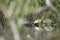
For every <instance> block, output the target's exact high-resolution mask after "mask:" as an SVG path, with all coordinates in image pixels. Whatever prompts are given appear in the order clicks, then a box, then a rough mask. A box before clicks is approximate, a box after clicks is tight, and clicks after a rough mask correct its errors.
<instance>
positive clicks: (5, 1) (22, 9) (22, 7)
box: [0, 0, 60, 40]
mask: <svg viewBox="0 0 60 40" xmlns="http://www.w3.org/2000/svg"><path fill="white" fill-rule="evenodd" d="M50 2H51V3H52V5H53V6H54V7H55V8H56V9H57V12H55V11H54V10H53V9H51V7H47V6H46V4H45V0H0V5H1V8H3V6H4V7H5V8H6V9H5V10H4V8H3V13H4V16H6V18H7V19H8V20H11V19H14V20H15V23H16V25H17V29H18V31H19V32H20V33H21V30H22V31H23V29H24V28H23V27H22V25H20V24H18V20H19V19H20V18H24V19H26V20H29V21H30V22H31V24H32V25H33V22H34V20H36V19H40V20H42V21H41V23H40V25H39V26H42V25H43V21H45V19H47V18H49V19H50V20H52V23H51V24H49V23H48V22H47V26H55V27H56V28H60V0H50ZM11 4H12V5H13V6H11V7H10V5H11ZM2 5H3V6H2ZM40 7H43V9H42V11H40V10H38V9H39V8H40ZM46 7H47V8H46ZM45 8H46V9H45ZM11 10H12V12H11ZM35 11H37V12H36V13H34V12H35ZM10 12H11V16H10V17H9V15H10V14H9V13H10ZM6 13H7V14H8V15H6ZM8 24H9V23H8ZM32 27H33V26H32ZM32 29H33V28H32ZM42 29H44V28H43V26H42ZM24 30H25V31H26V29H24ZM25 31H23V32H22V33H21V34H22V35H25V34H28V33H29V32H31V34H30V35H32V33H33V32H32V31H31V30H29V31H27V32H26V33H25V34H24V32H25ZM33 31H34V30H33ZM50 35H51V34H50ZM54 35H55V34H54ZM25 36H26V35H25ZM55 37H56V36H54V37H53V38H54V39H53V40H55ZM33 38H34V37H33ZM33 38H32V39H33ZM56 38H57V37H56ZM38 39H39V38H38ZM27 40H28V39H27ZM56 40H58V39H56Z"/></svg>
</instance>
